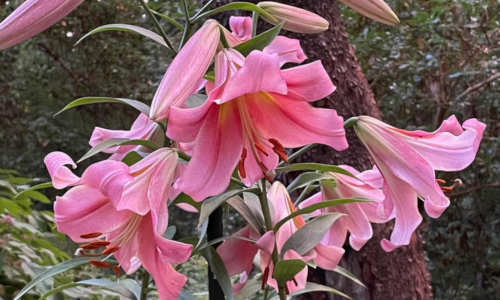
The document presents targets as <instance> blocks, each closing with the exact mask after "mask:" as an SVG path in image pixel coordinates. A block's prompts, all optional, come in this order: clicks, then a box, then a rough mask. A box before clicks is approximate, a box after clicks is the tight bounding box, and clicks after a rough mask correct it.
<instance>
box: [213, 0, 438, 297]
mask: <svg viewBox="0 0 500 300" xmlns="http://www.w3.org/2000/svg"><path fill="white" fill-rule="evenodd" d="M228 2H232V1H230V0H229V1H228V0H218V1H217V4H218V5H222V4H224V3H228ZM250 2H254V3H255V2H259V1H255V0H253V1H250ZM276 2H282V3H286V4H289V5H293V6H297V7H301V8H304V9H306V10H309V11H311V12H314V13H317V14H319V15H321V16H322V17H324V18H325V19H327V20H328V21H329V22H330V29H329V30H328V31H326V32H324V33H322V34H320V35H303V34H296V33H291V32H286V31H284V34H285V35H286V36H288V37H291V38H297V39H299V40H300V41H301V44H302V47H303V49H304V51H305V53H306V55H307V56H308V61H309V62H310V61H315V60H322V61H323V65H324V66H325V69H326V71H327V72H328V74H330V76H331V78H332V80H333V83H334V84H335V85H336V86H337V90H336V91H335V92H334V93H333V94H332V95H330V96H329V97H327V98H325V99H324V100H321V101H318V102H316V103H314V105H315V106H318V107H326V108H334V109H336V110H337V112H338V114H339V115H341V116H343V117H344V118H345V119H347V118H349V117H351V116H358V115H370V116H373V117H376V118H380V111H379V109H378V107H377V103H376V101H375V99H374V96H373V93H372V91H371V89H370V86H369V84H368V81H367V79H366V77H365V75H364V74H363V72H362V70H361V67H360V64H359V62H358V61H357V59H356V56H355V54H354V51H353V49H352V47H351V46H350V44H349V40H348V34H347V32H346V28H345V25H344V23H343V21H342V18H341V15H340V10H339V7H338V4H337V2H336V1H335V0H278V1H276ZM224 17H227V15H225V16H224ZM306 62H307V61H306ZM347 138H348V141H349V145H350V146H349V149H347V150H346V151H343V152H336V151H335V150H333V149H331V148H329V147H324V146H317V147H315V148H314V149H313V150H312V151H310V152H309V153H307V154H306V155H304V156H303V157H301V159H300V160H302V161H314V162H320V163H328V164H349V165H351V166H353V167H354V168H357V169H359V170H366V169H369V168H371V167H372V163H371V161H370V157H369V155H368V152H367V151H366V149H365V148H364V147H363V145H362V144H361V142H360V141H359V140H358V139H357V137H356V136H355V134H354V130H352V128H350V129H348V130H347ZM391 230H392V223H389V224H385V225H374V236H373V238H372V239H371V240H370V241H369V242H368V244H367V245H366V246H364V247H363V248H362V250H361V251H359V252H357V251H354V250H352V249H347V250H346V254H345V256H344V258H343V260H342V262H341V266H343V267H344V268H346V269H348V270H349V271H351V272H353V273H354V274H355V275H356V276H357V277H358V278H360V279H361V280H362V281H363V282H364V283H365V285H366V286H367V287H368V288H367V289H364V288H362V287H360V286H358V285H356V284H354V283H353V282H352V281H350V280H348V279H346V278H345V277H342V276H339V275H337V274H336V273H333V272H325V271H323V270H319V269H316V270H314V269H310V270H309V271H310V272H309V280H310V281H315V282H318V283H323V284H326V285H329V286H332V287H334V288H337V289H339V290H340V291H342V292H344V293H346V294H348V295H350V296H351V297H353V298H354V299H357V300H364V299H367V300H368V299H370V300H371V299H384V300H388V299H432V290H431V286H430V283H429V282H430V275H429V273H428V271H427V269H426V264H425V257H424V251H423V245H422V239H421V236H420V234H418V233H416V234H414V235H413V237H412V241H411V244H410V245H409V246H407V247H402V248H400V249H397V250H395V251H393V252H392V253H386V252H384V251H383V250H382V248H381V247H380V244H379V242H380V240H381V239H382V238H383V237H389V236H390V233H391ZM347 248H348V247H347ZM297 298H298V299H300V300H313V299H314V300H321V299H337V297H334V296H332V295H326V294H323V293H315V294H309V295H303V296H300V297H297ZM339 299H340V298H339Z"/></svg>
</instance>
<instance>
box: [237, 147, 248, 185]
mask: <svg viewBox="0 0 500 300" xmlns="http://www.w3.org/2000/svg"><path fill="white" fill-rule="evenodd" d="M245 158H247V149H246V148H243V151H242V152H241V159H240V162H239V163H238V171H239V172H240V177H241V178H242V179H245V178H247V172H246V171H245Z"/></svg>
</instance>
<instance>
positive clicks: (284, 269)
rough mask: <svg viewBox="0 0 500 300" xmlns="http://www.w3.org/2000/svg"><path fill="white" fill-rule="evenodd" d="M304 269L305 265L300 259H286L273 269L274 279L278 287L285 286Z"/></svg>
mask: <svg viewBox="0 0 500 300" xmlns="http://www.w3.org/2000/svg"><path fill="white" fill-rule="evenodd" d="M305 267H306V263H305V262H304V261H302V260H300V259H288V260H282V261H279V262H278V263H277V264H276V266H275V267H274V274H273V276H274V279H276V282H278V286H285V284H286V283H287V282H288V281H290V280H293V278H294V277H295V275H297V274H298V273H299V272H300V271H302V269H304V268H305Z"/></svg>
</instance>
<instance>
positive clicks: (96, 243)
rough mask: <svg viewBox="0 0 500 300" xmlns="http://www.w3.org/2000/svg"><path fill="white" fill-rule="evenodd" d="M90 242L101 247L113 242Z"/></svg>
mask: <svg viewBox="0 0 500 300" xmlns="http://www.w3.org/2000/svg"><path fill="white" fill-rule="evenodd" d="M90 244H91V245H94V246H99V247H106V246H109V244H111V243H110V242H108V241H93V242H90Z"/></svg>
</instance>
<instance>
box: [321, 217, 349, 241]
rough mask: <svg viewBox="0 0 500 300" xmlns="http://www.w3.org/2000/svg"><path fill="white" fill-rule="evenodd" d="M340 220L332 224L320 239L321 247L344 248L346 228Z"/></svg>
mask: <svg viewBox="0 0 500 300" xmlns="http://www.w3.org/2000/svg"><path fill="white" fill-rule="evenodd" d="M341 219H342V218H341ZM341 219H339V220H337V221H336V222H335V223H333V225H332V227H330V229H329V230H328V232H327V233H326V234H325V236H324V237H323V239H321V243H322V244H323V245H327V246H335V247H340V248H342V246H344V244H345V241H346V238H347V227H346V226H345V224H344V223H343V222H341V221H342V220H341Z"/></svg>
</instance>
